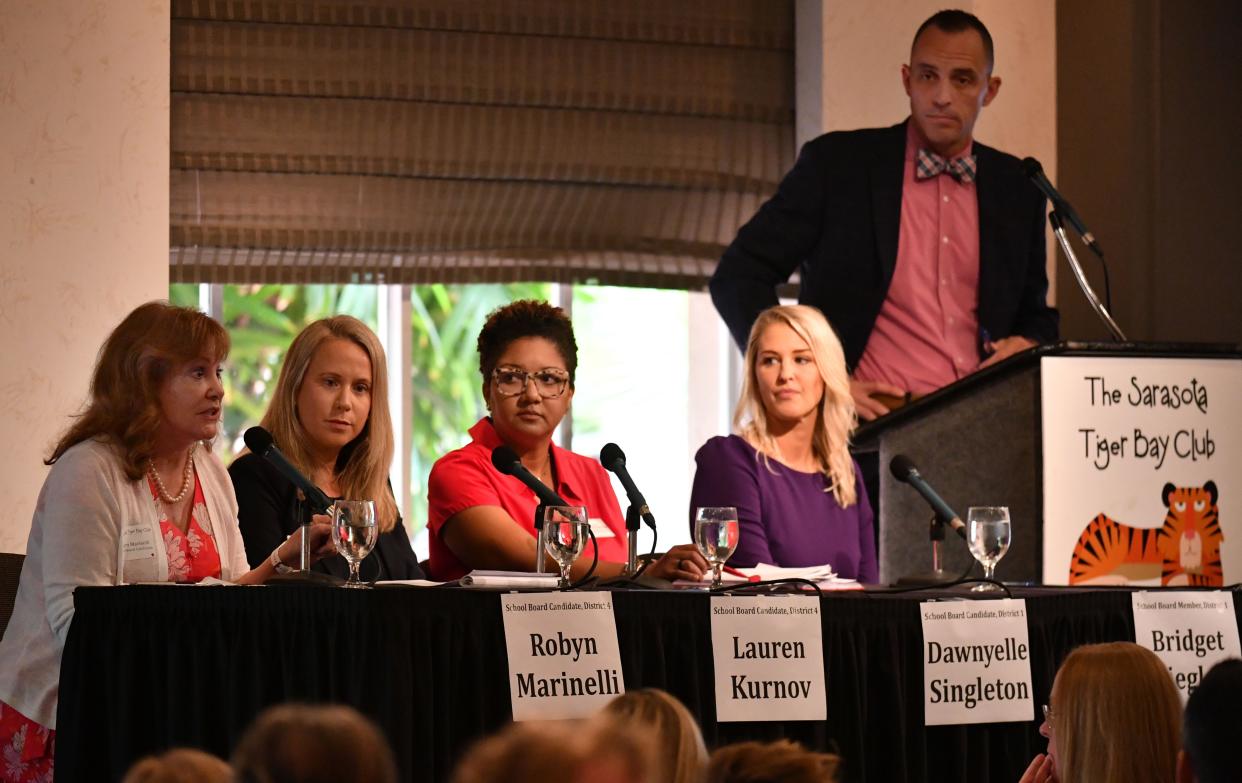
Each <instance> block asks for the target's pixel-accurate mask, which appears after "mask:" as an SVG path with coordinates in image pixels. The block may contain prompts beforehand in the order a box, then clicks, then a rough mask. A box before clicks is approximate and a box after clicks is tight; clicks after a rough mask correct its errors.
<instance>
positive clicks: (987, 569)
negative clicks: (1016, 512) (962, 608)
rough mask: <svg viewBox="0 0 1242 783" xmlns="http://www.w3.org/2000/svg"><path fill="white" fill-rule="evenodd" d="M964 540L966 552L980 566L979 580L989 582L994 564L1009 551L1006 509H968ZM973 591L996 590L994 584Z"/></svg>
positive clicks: (1008, 526)
mask: <svg viewBox="0 0 1242 783" xmlns="http://www.w3.org/2000/svg"><path fill="white" fill-rule="evenodd" d="M966 532H967V539H966V540H967V541H969V542H970V553H971V554H972V555H974V556H975V559H976V560H978V561H979V562H980V563H982V564H983V578H984V579H992V578H993V577H992V574H993V572H994V571H995V570H996V564H997V563H999V562H1000V559H1001V558H1002V557H1004V556H1005V553H1006V552H1008V551H1009V537H1010V525H1009V507H1008V506H971V507H970V510H968V511H967V512H966ZM973 589H974V590H975V591H976V592H983V591H985V590H999V589H1000V588H999V587H997V586H996V585H991V584H986V583H984V584H980V585H976V586H975V587H974V588H973Z"/></svg>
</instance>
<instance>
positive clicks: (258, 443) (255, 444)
mask: <svg viewBox="0 0 1242 783" xmlns="http://www.w3.org/2000/svg"><path fill="white" fill-rule="evenodd" d="M242 440H244V441H245V442H246V448H248V449H250V451H251V452H253V453H254V454H257V455H259V456H260V457H262V458H263V459H265V460H267V461H268V462H270V463H271V464H272V466H273V467H275V468H276V470H278V471H280V473H281V475H283V476H284V477H285V478H287V479H289V481H291V482H292V483H293V486H295V487H297V488H298V489H300V490H301V491H302V496H303V497H304V498H305V499H306V505H307V506H308V507H309V508H310V510H311V512H312V513H319V514H327V513H328V512H329V509H330V508H331V506H332V501H331V500H329V499H328V496H327V495H325V494H324V493H323V490H321V489H320V488H319V487H317V486H315V484H314V482H313V481H311V480H310V479H308V478H307V477H306V476H305V475H304V474H303V473H302V471H300V470H298V469H297V468H296V467H294V465H293V463H292V462H290V461H289V460H288V458H286V457H285V455H284V454H282V453H281V451H280V449H278V448H277V447H276V442H275V441H274V440H273V439H272V433H270V432H268V431H267V430H265V429H263V428H262V427H251V428H250V429H248V430H246V433H245V434H244V435H242ZM300 528H301V536H302V553H301V556H300V562H299V563H298V570H299V571H301V572H302V574H303V576H304V578H308V579H310V580H311V581H329V582H331V581H334V580H335V581H337V582H339V581H340V580H336V579H335V577H329V578H328V579H322V578H321V577H324V576H325V575H323V574H311V571H310V520H309V517H307V519H306V520H304V521H303V523H302V524H301V525H300Z"/></svg>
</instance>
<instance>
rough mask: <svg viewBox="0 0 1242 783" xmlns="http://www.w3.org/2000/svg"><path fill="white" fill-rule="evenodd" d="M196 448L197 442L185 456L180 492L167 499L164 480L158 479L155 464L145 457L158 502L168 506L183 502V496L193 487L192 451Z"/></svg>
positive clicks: (158, 474) (158, 475)
mask: <svg viewBox="0 0 1242 783" xmlns="http://www.w3.org/2000/svg"><path fill="white" fill-rule="evenodd" d="M196 448H198V442H197V441H195V442H194V445H193V446H191V447H190V450H189V451H187V452H186V454H185V470H183V471H182V472H181V491H180V492H178V493H177V494H176V495H175V496H173V497H169V495H168V490H167V489H166V488H165V487H164V480H163V479H161V478H160V473H159V471H158V470H156V469H155V463H154V462H153V461H152V460H151V458H150V457H147V473H148V475H150V476H151V480H152V481H154V482H155V490H156V492H158V493H159V496H160V500H162V501H164V502H165V503H167V504H168V505H170V506H172V505H176V504H177V503H180V502H181V501H182V500H184V499H185V496H186V495H187V494H188V493H189V491H190V487H191V486H193V478H194V459H193V457H194V449H196Z"/></svg>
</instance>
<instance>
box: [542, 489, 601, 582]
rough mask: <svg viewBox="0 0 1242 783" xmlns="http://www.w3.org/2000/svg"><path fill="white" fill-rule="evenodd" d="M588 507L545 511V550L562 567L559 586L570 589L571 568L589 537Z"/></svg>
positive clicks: (552, 508) (550, 508) (563, 507)
mask: <svg viewBox="0 0 1242 783" xmlns="http://www.w3.org/2000/svg"><path fill="white" fill-rule="evenodd" d="M589 531H590V524H589V523H588V521H587V510H586V506H548V507H546V508H545V509H544V510H543V532H544V535H545V539H544V547H545V548H546V549H547V552H548V554H549V555H551V556H552V559H553V560H555V561H556V564H557V565H559V566H560V567H561V581H560V582H559V583H558V585H557V586H558V587H560V588H562V589H563V588H566V587H569V568H570V566H572V565H573V564H574V561H575V560H577V559H578V555H581V554H582V550H584V549H586V542H587V538H588V537H589V536H590V532H589Z"/></svg>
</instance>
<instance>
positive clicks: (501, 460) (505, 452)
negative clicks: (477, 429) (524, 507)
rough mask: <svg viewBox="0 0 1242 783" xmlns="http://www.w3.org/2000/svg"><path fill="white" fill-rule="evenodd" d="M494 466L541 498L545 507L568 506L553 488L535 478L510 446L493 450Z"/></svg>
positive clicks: (540, 500)
mask: <svg viewBox="0 0 1242 783" xmlns="http://www.w3.org/2000/svg"><path fill="white" fill-rule="evenodd" d="M492 465H493V466H494V467H495V468H496V470H499V471H500V472H501V473H503V474H505V475H506V476H513V477H514V478H515V479H517V480H518V481H520V482H522V483H523V484H525V485H526V486H528V487H530V488H531V490H532V491H533V492H534V493H535V494H536V495H538V496H539V502H540V503H542V504H544V505H545V506H568V505H569V504H568V503H566V502H565V501H564V500H562V499H561V496H560V495H558V494H556V493H555V492H553V491H552V488H551V487H549V486H548V485H547V484H544V483H543V482H542V481H540V480H539V479H537V478H535V474H534V473H531V472H530V471H529V470H527V469H526V466H525V465H523V464H522V460H520V459H519V458H518V455H517V452H516V451H514V450H513V449H511V448H509V447H508V446H497V447H496V448H494V449H492Z"/></svg>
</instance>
